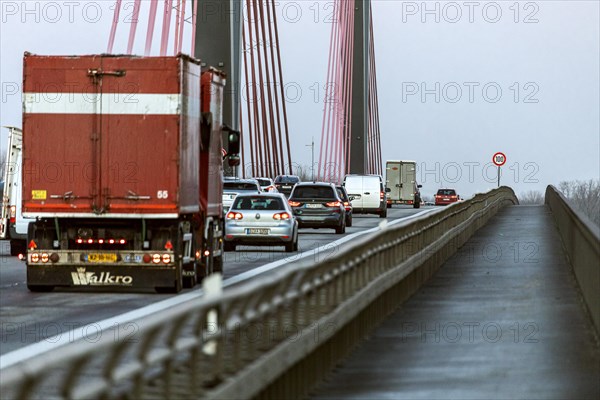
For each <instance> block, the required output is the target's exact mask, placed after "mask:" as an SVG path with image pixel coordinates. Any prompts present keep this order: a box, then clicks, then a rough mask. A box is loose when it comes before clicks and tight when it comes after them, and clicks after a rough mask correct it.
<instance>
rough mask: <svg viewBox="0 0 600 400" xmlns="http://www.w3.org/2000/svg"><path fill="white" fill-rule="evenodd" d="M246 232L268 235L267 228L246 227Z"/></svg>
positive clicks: (248, 233)
mask: <svg viewBox="0 0 600 400" xmlns="http://www.w3.org/2000/svg"><path fill="white" fill-rule="evenodd" d="M246 234H247V235H268V234H269V229H268V228H248V229H246Z"/></svg>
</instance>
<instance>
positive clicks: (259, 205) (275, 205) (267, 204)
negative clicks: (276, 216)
mask: <svg viewBox="0 0 600 400" xmlns="http://www.w3.org/2000/svg"><path fill="white" fill-rule="evenodd" d="M232 209H233V210H274V211H277V210H285V206H284V205H283V202H282V201H281V199H280V198H277V197H264V196H256V197H249V196H242V197H240V196H238V197H237V198H236V199H235V203H234V204H233V207H232Z"/></svg>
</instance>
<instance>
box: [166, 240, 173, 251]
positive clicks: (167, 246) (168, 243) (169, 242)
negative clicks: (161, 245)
mask: <svg viewBox="0 0 600 400" xmlns="http://www.w3.org/2000/svg"><path fill="white" fill-rule="evenodd" d="M165 250H173V243H171V241H170V240H167V243H165Z"/></svg>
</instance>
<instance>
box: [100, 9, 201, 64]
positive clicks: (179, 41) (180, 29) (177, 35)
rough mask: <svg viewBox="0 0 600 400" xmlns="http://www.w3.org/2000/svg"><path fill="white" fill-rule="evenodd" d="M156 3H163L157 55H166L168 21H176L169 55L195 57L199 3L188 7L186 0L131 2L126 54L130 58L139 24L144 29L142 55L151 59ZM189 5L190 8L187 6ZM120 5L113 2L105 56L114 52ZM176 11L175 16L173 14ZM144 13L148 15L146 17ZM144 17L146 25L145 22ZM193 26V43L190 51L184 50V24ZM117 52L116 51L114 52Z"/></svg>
mask: <svg viewBox="0 0 600 400" xmlns="http://www.w3.org/2000/svg"><path fill="white" fill-rule="evenodd" d="M159 2H162V3H163V12H162V14H163V18H162V25H161V27H160V30H161V37H160V51H159V54H160V55H161V56H165V55H167V54H168V53H170V52H169V38H170V34H171V20H172V19H174V20H175V26H174V34H173V47H172V54H173V55H176V54H178V53H180V52H182V51H186V52H189V53H190V54H193V53H194V48H195V44H196V15H197V12H198V3H199V1H197V0H196V1H193V2H192V3H189V2H188V0H150V1H144V2H142V0H134V2H133V11H132V13H131V17H130V19H131V22H130V25H129V36H128V39H127V50H126V54H133V51H134V46H135V39H136V34H137V27H138V23H141V24H142V25H144V24H145V25H146V40H145V43H144V55H145V56H150V55H152V54H151V53H152V41H153V38H154V36H155V35H154V33H155V29H156V16H157V13H158V5H159ZM189 4H191V6H190V5H189ZM121 5H122V0H116V2H115V10H114V14H113V21H112V26H111V30H110V34H109V39H108V47H107V52H108V53H112V52H113V50H114V43H115V39H116V34H117V28H118V25H119V18H120V16H121ZM188 7H189V8H190V10H189V11H191V18H189V19H186V14H187V12H186V11H188V10H187V9H188ZM173 11H175V12H173ZM146 12H147V14H146ZM142 14H144V17H142ZM146 15H147V18H148V19H147V21H146V20H145V19H144V18H145V16H146ZM186 23H190V24H192V40H191V46H190V47H189V48H185V49H184V47H183V37H184V32H185V24H186ZM117 52H119V50H117Z"/></svg>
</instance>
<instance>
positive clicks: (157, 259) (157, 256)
mask: <svg viewBox="0 0 600 400" xmlns="http://www.w3.org/2000/svg"><path fill="white" fill-rule="evenodd" d="M160 259H161V257H160V254H152V262H153V263H154V264H158V263H160Z"/></svg>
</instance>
